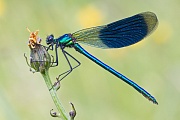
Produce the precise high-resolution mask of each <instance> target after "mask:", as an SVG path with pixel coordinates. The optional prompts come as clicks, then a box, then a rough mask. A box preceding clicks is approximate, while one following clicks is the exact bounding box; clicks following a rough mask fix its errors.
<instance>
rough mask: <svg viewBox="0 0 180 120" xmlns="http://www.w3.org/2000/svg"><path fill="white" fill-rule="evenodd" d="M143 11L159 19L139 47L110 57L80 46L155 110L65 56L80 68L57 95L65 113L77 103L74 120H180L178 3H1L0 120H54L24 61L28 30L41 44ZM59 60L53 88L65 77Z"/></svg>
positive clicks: (92, 67) (40, 84) (39, 81)
mask: <svg viewBox="0 0 180 120" xmlns="http://www.w3.org/2000/svg"><path fill="white" fill-rule="evenodd" d="M144 11H152V12H154V13H156V14H157V16H158V19H159V26H158V28H157V30H156V31H155V32H154V33H153V34H152V35H150V36H149V37H148V38H146V39H144V40H143V41H141V42H140V43H138V44H136V45H133V46H130V47H127V48H123V49H113V50H102V49H98V48H93V47H89V46H85V45H82V46H83V47H84V48H85V49H86V50H88V51H89V52H90V53H92V54H93V55H95V56H96V57H98V58H99V59H100V60H102V61H104V62H105V63H107V64H109V65H110V66H112V67H113V68H115V69H116V70H118V71H120V72H121V73H123V74H124V75H126V76H127V77H129V78H130V79H132V80H133V81H135V82H136V83H138V84H139V85H140V86H142V87H143V88H145V89H146V90H147V91H149V92H150V93H151V94H152V95H153V96H155V97H156V99H157V101H158V102H159V105H154V104H152V103H151V102H149V101H148V100H147V99H145V98H144V97H143V96H142V95H141V94H139V93H138V92H137V91H135V90H134V89H133V88H132V87H130V86H128V85H127V84H125V83H124V82H122V81H121V80H119V79H118V78H116V77H114V76H113V75H111V74H110V73H108V72H106V71H105V70H103V69H102V68H100V67H99V66H97V65H96V64H94V63H93V62H91V61H90V60H88V59H87V58H86V57H84V56H83V55H80V54H79V53H77V52H76V51H75V50H74V49H67V51H68V52H69V53H70V54H72V55H73V56H75V57H76V58H77V59H78V60H79V61H80V62H81V63H82V65H81V66H80V67H79V68H77V69H76V70H74V71H73V72H72V73H71V74H70V75H69V76H68V77H67V78H66V79H64V80H63V81H62V82H61V89H60V90H59V91H58V95H59V97H60V99H61V100H62V102H63V105H64V107H65V109H66V111H67V112H68V111H70V109H71V107H70V105H69V102H70V101H71V102H73V103H74V105H75V107H76V110H77V116H76V120H103V119H106V120H178V119H180V115H179V113H180V108H179V106H180V87H179V85H180V52H179V44H180V39H179V29H180V27H179V26H180V14H179V12H180V1H179V0H59V1H57V0H51V1H50V0H41V1H37V0H29V1H25V0H18V1H17V0H0V76H1V77H0V78H1V79H0V120H52V119H53V120H58V118H52V117H51V116H50V115H49V111H50V109H52V108H54V109H55V106H54V104H53V102H52V99H51V97H50V94H49V92H48V89H47V87H46V84H45V82H44V80H43V78H42V76H41V75H40V74H39V73H36V74H32V73H31V72H30V71H29V68H28V66H27V65H26V62H25V59H24V57H23V54H24V53H27V55H28V56H29V48H28V46H27V42H28V37H29V32H28V31H27V30H26V27H29V29H30V30H31V31H35V30H37V29H39V30H40V32H39V35H40V37H41V38H42V39H43V44H45V38H46V36H47V35H49V34H51V33H53V34H54V35H55V36H56V37H58V36H60V35H63V34H64V33H72V32H75V31H77V30H80V29H83V28H86V27H91V26H96V25H103V24H107V23H110V22H113V21H116V20H118V19H122V18H125V17H128V16H131V15H134V14H137V13H140V12H144ZM59 53H61V52H59ZM59 58H60V59H59V62H60V64H59V66H58V67H56V68H52V69H50V76H51V78H52V80H54V81H55V77H56V76H57V75H58V74H60V73H62V72H63V71H65V70H68V69H69V67H68V65H67V62H66V61H65V60H64V57H63V56H62V54H60V57H59ZM72 64H75V63H74V62H72ZM55 110H56V109H55Z"/></svg>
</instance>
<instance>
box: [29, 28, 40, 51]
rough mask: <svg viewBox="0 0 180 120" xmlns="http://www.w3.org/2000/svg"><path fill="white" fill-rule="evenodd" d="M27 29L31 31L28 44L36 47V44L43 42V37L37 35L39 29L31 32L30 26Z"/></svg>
mask: <svg viewBox="0 0 180 120" xmlns="http://www.w3.org/2000/svg"><path fill="white" fill-rule="evenodd" d="M27 30H28V31H29V32H30V36H29V42H28V46H29V47H30V48H35V45H36V44H40V43H41V38H39V37H38V36H37V35H38V33H39V30H36V31H35V32H31V31H30V30H29V29H28V28H27Z"/></svg>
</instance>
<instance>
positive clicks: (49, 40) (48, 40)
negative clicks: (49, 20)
mask: <svg viewBox="0 0 180 120" xmlns="http://www.w3.org/2000/svg"><path fill="white" fill-rule="evenodd" d="M53 43H54V35H53V34H51V35H49V36H47V38H46V44H47V45H49V44H53Z"/></svg>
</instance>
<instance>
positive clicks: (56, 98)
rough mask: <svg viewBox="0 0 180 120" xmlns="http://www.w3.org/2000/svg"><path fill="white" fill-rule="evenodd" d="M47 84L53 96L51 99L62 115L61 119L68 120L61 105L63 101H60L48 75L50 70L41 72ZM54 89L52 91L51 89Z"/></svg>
mask: <svg viewBox="0 0 180 120" xmlns="http://www.w3.org/2000/svg"><path fill="white" fill-rule="evenodd" d="M41 74H42V76H43V78H44V80H45V82H46V85H47V87H48V90H50V91H49V92H50V94H51V97H52V99H53V101H54V104H55V105H56V108H57V109H58V111H59V113H60V115H61V118H62V119H63V120H68V117H67V114H66V112H65V110H64V108H63V106H62V104H61V101H60V100H59V98H58V96H57V94H56V90H55V89H54V88H52V86H53V85H52V82H51V79H50V77H49V73H48V70H45V72H41ZM51 88H52V89H51Z"/></svg>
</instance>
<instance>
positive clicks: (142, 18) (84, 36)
mask: <svg viewBox="0 0 180 120" xmlns="http://www.w3.org/2000/svg"><path fill="white" fill-rule="evenodd" d="M157 24H158V19H157V17H156V15H155V14H154V13H152V12H143V13H140V14H136V15H134V16H131V17H128V18H125V19H122V20H118V21H116V22H113V23H110V24H107V25H102V26H97V27H91V28H87V29H82V30H79V31H77V32H75V33H72V34H64V35H63V36H60V37H59V38H54V36H53V35H49V36H48V37H47V39H46V43H47V45H49V47H48V49H51V50H54V49H55V53H56V61H54V63H55V64H54V66H57V65H58V52H57V48H60V49H61V50H62V53H63V54H64V56H65V58H66V59H67V61H68V63H69V66H70V70H69V71H66V72H64V73H62V74H61V75H63V74H65V75H64V77H66V76H67V75H68V74H69V73H70V72H71V71H72V70H73V69H74V68H76V67H77V66H79V65H80V62H79V61H78V60H77V59H75V57H73V56H72V55H70V54H69V53H68V52H66V51H65V50H64V49H65V48H66V47H70V48H74V49H75V50H76V51H78V52H79V53H81V54H83V55H84V56H86V57H87V58H89V59H90V60H92V61H93V62H95V63H96V64H98V65H99V66H101V67H102V68H104V69H105V70H107V71H109V72H110V73H112V74H113V75H115V76H116V77H118V78H120V79H121V80H123V81H124V82H126V83H127V84H129V85H130V86H132V87H133V88H135V89H136V90H137V91H138V92H139V93H141V94H142V95H143V96H144V97H146V98H147V99H149V100H150V101H152V102H153V103H155V104H158V103H157V101H156V99H155V98H154V97H153V96H152V95H151V94H149V93H148V92H147V91H146V90H144V89H143V88H142V87H140V86H139V85H137V84H136V83H135V82H133V81H132V80H130V79H128V78H127V77H125V76H124V75H122V74H121V73H119V72H117V71H116V70H114V69H113V68H111V67H110V66H108V65H106V64H105V63H103V62H102V61H100V60H98V59H97V58H96V57H94V56H93V55H91V54H90V53H88V52H87V51H86V50H85V49H83V48H82V47H81V46H80V45H79V43H84V44H87V45H90V46H94V47H98V48H103V49H107V48H122V47H126V46H129V45H132V44H135V43H137V42H139V41H141V40H142V39H143V38H144V37H146V36H147V35H149V34H150V33H151V32H152V31H153V30H155V28H156V27H157ZM54 47H55V48H54ZM67 56H69V57H71V58H73V59H74V60H75V61H76V62H77V63H78V65H77V66H75V67H72V66H71V64H70V61H69V60H68V57H67ZM61 75H59V77H60V76H61ZM64 77H63V78H64ZM63 78H61V79H60V80H62V79H63Z"/></svg>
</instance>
